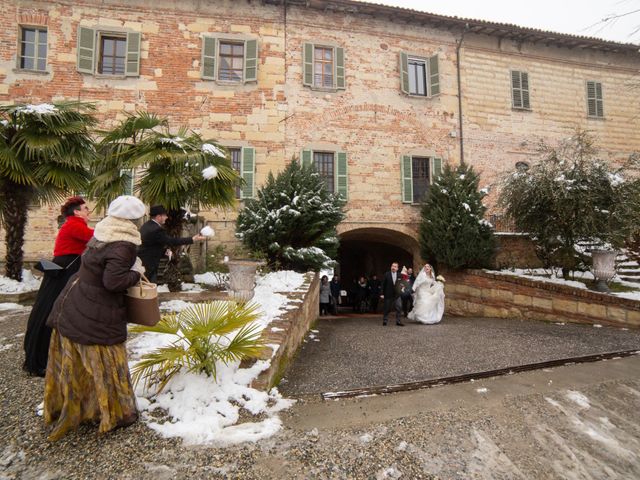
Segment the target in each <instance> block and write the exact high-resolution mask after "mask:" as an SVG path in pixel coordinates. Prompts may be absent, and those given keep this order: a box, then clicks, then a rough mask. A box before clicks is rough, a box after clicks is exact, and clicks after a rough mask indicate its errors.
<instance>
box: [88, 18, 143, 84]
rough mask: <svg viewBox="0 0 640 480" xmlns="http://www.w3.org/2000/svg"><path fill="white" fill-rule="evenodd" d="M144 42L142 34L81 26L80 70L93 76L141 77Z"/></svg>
mask: <svg viewBox="0 0 640 480" xmlns="http://www.w3.org/2000/svg"><path fill="white" fill-rule="evenodd" d="M140 43H141V34H140V33H138V32H112V31H108V30H100V29H95V28H89V27H79V28H78V43H77V49H78V60H77V65H76V69H77V70H78V72H81V73H88V74H90V75H95V74H100V75H114V76H125V77H137V76H139V75H140Z"/></svg>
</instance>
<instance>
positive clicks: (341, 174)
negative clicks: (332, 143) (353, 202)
mask: <svg viewBox="0 0 640 480" xmlns="http://www.w3.org/2000/svg"><path fill="white" fill-rule="evenodd" d="M336 163H337V164H336V168H335V171H336V178H335V184H336V193H338V194H339V195H341V196H342V198H344V199H345V200H347V198H348V195H347V192H348V190H349V189H348V183H347V154H346V153H345V152H338V155H337V162H336Z"/></svg>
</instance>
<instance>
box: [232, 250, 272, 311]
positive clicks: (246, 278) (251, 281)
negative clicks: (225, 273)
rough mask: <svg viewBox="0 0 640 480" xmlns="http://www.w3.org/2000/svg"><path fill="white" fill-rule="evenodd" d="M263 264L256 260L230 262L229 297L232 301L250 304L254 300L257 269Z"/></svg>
mask: <svg viewBox="0 0 640 480" xmlns="http://www.w3.org/2000/svg"><path fill="white" fill-rule="evenodd" d="M263 264H264V263H263V262H259V261H256V260H229V262H228V263H227V266H228V267H229V296H230V297H231V298H232V299H234V300H238V301H242V302H248V301H249V300H251V299H252V298H253V295H254V294H255V292H254V289H255V286H256V269H257V268H258V267H259V266H261V265H263Z"/></svg>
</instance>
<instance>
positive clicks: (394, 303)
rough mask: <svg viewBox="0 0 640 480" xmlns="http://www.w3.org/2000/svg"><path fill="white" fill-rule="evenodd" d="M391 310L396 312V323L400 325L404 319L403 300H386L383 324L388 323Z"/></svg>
mask: <svg viewBox="0 0 640 480" xmlns="http://www.w3.org/2000/svg"><path fill="white" fill-rule="evenodd" d="M391 310H395V312H396V323H400V319H401V318H402V300H401V299H400V297H398V298H386V297H385V299H384V310H383V313H382V322H383V323H387V321H388V320H389V313H391Z"/></svg>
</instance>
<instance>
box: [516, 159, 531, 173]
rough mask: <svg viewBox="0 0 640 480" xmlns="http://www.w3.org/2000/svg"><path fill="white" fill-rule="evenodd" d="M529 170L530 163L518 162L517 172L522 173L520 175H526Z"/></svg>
mask: <svg viewBox="0 0 640 480" xmlns="http://www.w3.org/2000/svg"><path fill="white" fill-rule="evenodd" d="M527 170H529V163H528V162H523V161H520V162H516V171H517V172H520V173H524V172H526V171H527Z"/></svg>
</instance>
